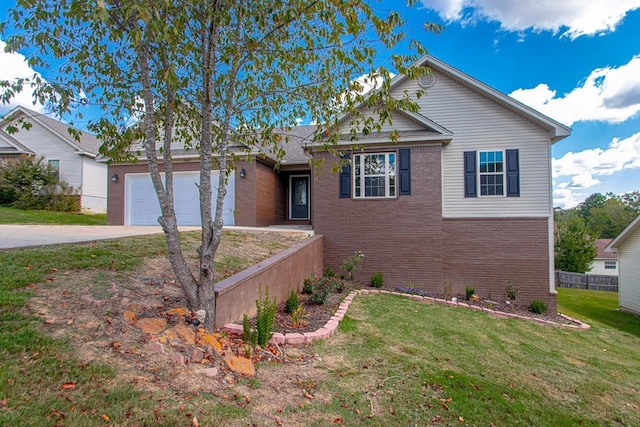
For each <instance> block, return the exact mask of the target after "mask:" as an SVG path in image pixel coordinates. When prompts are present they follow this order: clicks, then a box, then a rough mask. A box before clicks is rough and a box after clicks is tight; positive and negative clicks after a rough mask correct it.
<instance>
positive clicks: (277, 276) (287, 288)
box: [215, 236, 323, 328]
mask: <svg viewBox="0 0 640 427" xmlns="http://www.w3.org/2000/svg"><path fill="white" fill-rule="evenodd" d="M322 244H323V237H322V236H315V237H311V238H309V239H307V240H305V241H303V242H301V243H298V244H297V245H295V246H293V247H291V248H289V249H287V250H285V251H282V252H280V253H279V254H277V255H275V256H273V257H271V258H269V259H267V260H265V261H262V262H260V263H258V264H256V265H254V266H252V267H250V268H248V269H246V270H243V271H241V272H240V273H238V274H235V275H233V276H231V277H228V278H226V279H225V280H222V281H221V282H218V283H216V287H215V289H216V321H215V324H216V327H217V328H221V327H222V326H224V325H225V324H227V323H230V322H238V323H240V322H242V315H243V314H245V313H246V314H248V315H249V317H251V316H253V315H255V314H256V300H257V299H258V297H259V290H260V287H262V294H263V296H264V293H265V292H266V287H267V286H268V287H269V296H270V297H271V298H273V297H275V298H276V300H277V301H278V302H280V301H283V300H285V299H286V298H287V296H288V295H289V293H290V292H291V290H292V289H296V290H297V291H300V290H302V282H303V281H304V279H305V278H307V277H309V276H310V275H312V274H315V275H320V274H322V271H323V266H322Z"/></svg>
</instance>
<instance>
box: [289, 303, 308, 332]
mask: <svg viewBox="0 0 640 427" xmlns="http://www.w3.org/2000/svg"><path fill="white" fill-rule="evenodd" d="M306 318H307V311H306V310H305V308H304V307H303V306H299V307H298V308H296V309H295V310H294V311H293V312H292V313H291V326H293V327H294V328H302V327H304V326H306V325H307V321H306V320H305V319H306Z"/></svg>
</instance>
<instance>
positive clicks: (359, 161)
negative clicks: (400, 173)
mask: <svg viewBox="0 0 640 427" xmlns="http://www.w3.org/2000/svg"><path fill="white" fill-rule="evenodd" d="M353 194H354V196H355V198H367V197H396V153H371V154H369V153H366V154H365V153H363V154H355V155H354V156H353Z"/></svg>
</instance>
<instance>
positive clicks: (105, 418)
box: [102, 414, 111, 421]
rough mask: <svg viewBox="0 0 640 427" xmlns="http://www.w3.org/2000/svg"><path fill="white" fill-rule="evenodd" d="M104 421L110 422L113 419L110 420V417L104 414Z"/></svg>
mask: <svg viewBox="0 0 640 427" xmlns="http://www.w3.org/2000/svg"><path fill="white" fill-rule="evenodd" d="M102 419H103V420H105V421H109V420H110V419H111V418H109V415H107V414H102Z"/></svg>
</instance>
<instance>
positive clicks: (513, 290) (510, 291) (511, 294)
mask: <svg viewBox="0 0 640 427" xmlns="http://www.w3.org/2000/svg"><path fill="white" fill-rule="evenodd" d="M519 294H520V289H518V287H517V286H515V285H514V284H513V283H511V282H509V283H508V284H507V290H506V291H505V295H506V296H507V298H508V299H509V301H507V303H509V302H511V304H510V305H511V310H512V311H513V309H514V307H515V305H516V300H517V299H518V295H519Z"/></svg>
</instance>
